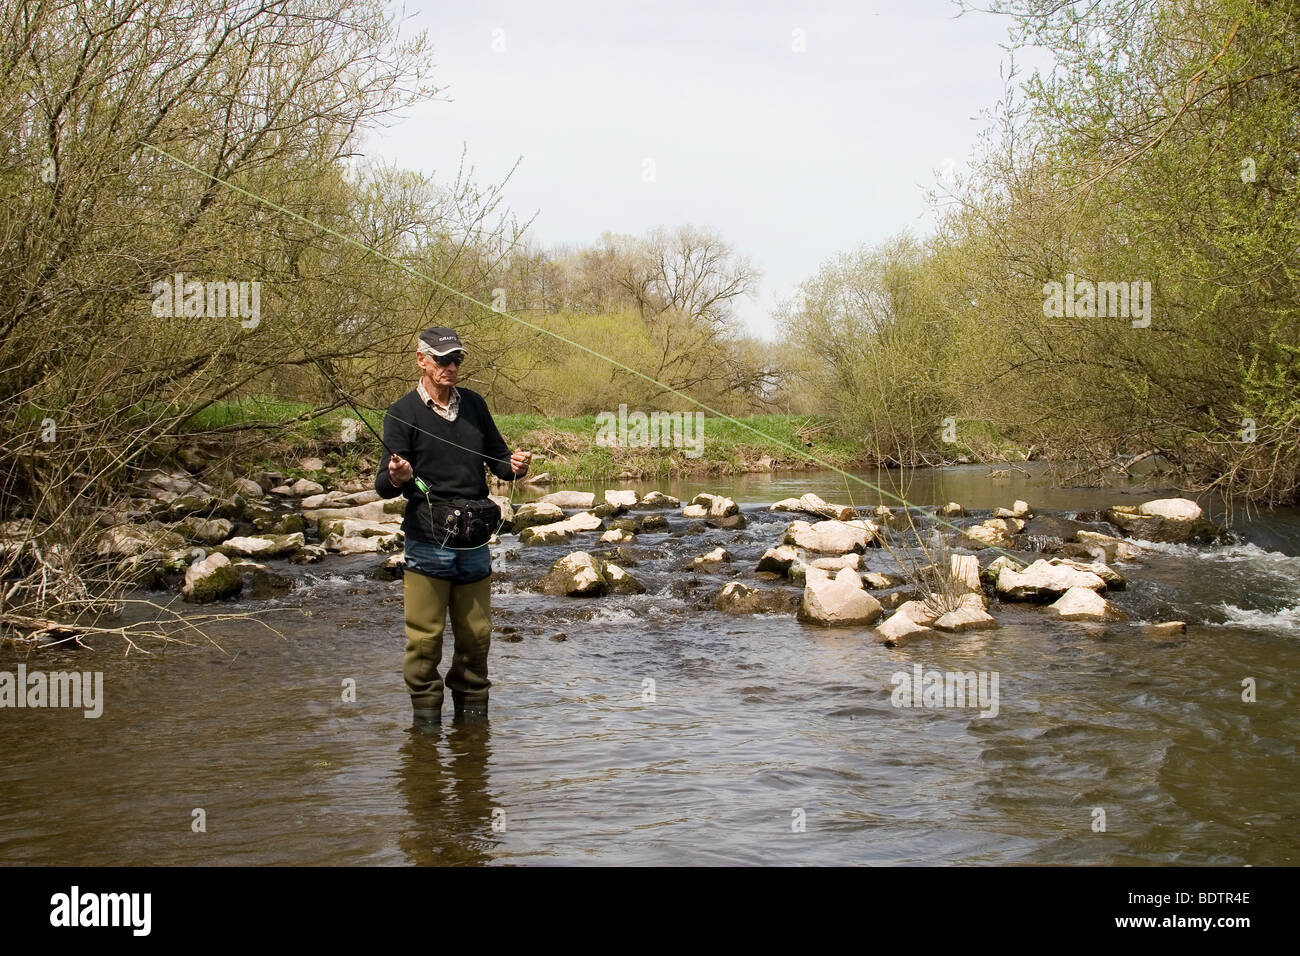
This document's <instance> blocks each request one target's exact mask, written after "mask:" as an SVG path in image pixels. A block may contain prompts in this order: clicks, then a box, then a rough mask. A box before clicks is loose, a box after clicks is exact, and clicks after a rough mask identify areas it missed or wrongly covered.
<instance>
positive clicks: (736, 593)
mask: <svg viewBox="0 0 1300 956" xmlns="http://www.w3.org/2000/svg"><path fill="white" fill-rule="evenodd" d="M792 603H793V600H792V597H791V595H789V594H787V593H785V592H783V591H769V590H765V589H762V588H751V587H747V586H746V585H744V584H741V583H740V582H739V581H732V582H730V583H729V584H727V585H725V586H724V587H723V588H722V590H721V591H719V592H718V594H717V596H716V597H715V598H714V599H713V606H714V607H715V608H717V609H718V610H719V611H722V612H723V613H724V614H779V613H782V612H787V611H789V610H790V605H791V604H792Z"/></svg>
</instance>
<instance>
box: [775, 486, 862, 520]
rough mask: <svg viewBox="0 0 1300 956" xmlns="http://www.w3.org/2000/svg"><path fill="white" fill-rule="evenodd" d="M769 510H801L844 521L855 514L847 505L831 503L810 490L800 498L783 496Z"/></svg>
mask: <svg viewBox="0 0 1300 956" xmlns="http://www.w3.org/2000/svg"><path fill="white" fill-rule="evenodd" d="M768 510H769V511H803V512H806V513H808V514H811V515H817V516H819V517H822V518H832V519H835V520H836V521H846V520H848V519H849V518H852V517H853V515H854V514H855V511H854V509H852V508H850V507H849V506H848V505H832V504H828V503H827V502H825V501H823V500H822V499H821V498H819V497H818V496H817V495H814V494H813V493H812V492H809V493H808V494H806V495H804V496H803V497H802V498H785V499H783V500H781V501H778V502H777V503H776V504H774V505H772V506H771V507H770V508H768Z"/></svg>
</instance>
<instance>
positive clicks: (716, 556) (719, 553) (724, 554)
mask: <svg viewBox="0 0 1300 956" xmlns="http://www.w3.org/2000/svg"><path fill="white" fill-rule="evenodd" d="M730 560H731V552H730V551H728V550H727V549H726V548H714V549H713V550H712V551H710V552H709V553H708V554H702V555H700V556H699V557H698V558H696V559H695V560H694V561H692V562H691V564H692V566H693V567H696V568H700V567H705V566H707V565H712V564H722V563H724V562H727V561H730Z"/></svg>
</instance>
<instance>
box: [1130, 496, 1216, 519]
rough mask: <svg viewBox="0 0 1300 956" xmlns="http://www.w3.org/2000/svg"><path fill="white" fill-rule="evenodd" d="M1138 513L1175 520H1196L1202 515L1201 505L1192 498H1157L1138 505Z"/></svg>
mask: <svg viewBox="0 0 1300 956" xmlns="http://www.w3.org/2000/svg"><path fill="white" fill-rule="evenodd" d="M1138 514H1141V515H1151V516H1154V517H1157V518H1169V519H1171V520H1174V521H1195V520H1196V519H1197V518H1199V517H1201V514H1202V511H1201V506H1200V505H1198V504H1197V503H1196V502H1195V501H1192V500H1191V499H1190V498H1157V499H1155V500H1154V501H1146V502H1143V503H1142V504H1140V505H1138Z"/></svg>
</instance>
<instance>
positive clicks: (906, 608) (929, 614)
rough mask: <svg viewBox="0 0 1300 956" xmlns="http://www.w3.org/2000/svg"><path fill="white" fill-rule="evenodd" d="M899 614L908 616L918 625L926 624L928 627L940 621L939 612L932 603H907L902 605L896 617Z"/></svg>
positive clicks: (896, 612) (895, 613) (895, 614)
mask: <svg viewBox="0 0 1300 956" xmlns="http://www.w3.org/2000/svg"><path fill="white" fill-rule="evenodd" d="M899 614H903V615H906V616H907V617H910V618H911V619H912V620H913V621H915V622H916V623H917V624H924V625H925V626H927V627H928V626H930V625H931V624H933V623H934V622H935V621H937V620H938V619H939V611H938V609H937V608H936V607H934V606H933V604H932V602H930V601H907V602H905V603H903V604H900V605H899V606H898V610H897V611H895V612H894V616H895V617H897V616H898V615H899Z"/></svg>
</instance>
